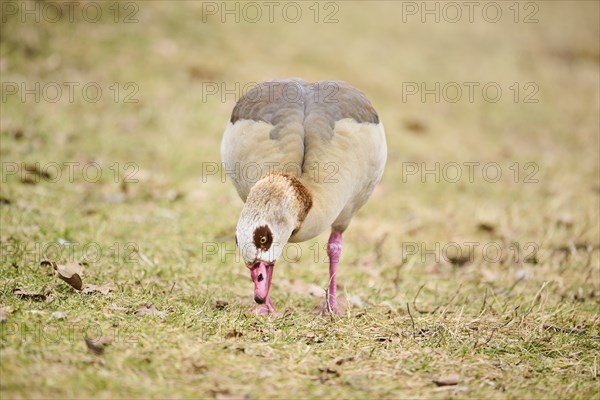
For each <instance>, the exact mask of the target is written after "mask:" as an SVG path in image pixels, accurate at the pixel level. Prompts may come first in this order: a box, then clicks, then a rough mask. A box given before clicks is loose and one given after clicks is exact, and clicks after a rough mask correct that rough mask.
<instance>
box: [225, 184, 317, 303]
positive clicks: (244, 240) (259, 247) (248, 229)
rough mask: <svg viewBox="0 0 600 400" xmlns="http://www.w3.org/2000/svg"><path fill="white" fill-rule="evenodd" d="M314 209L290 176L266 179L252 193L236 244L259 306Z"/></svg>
mask: <svg viewBox="0 0 600 400" xmlns="http://www.w3.org/2000/svg"><path fill="white" fill-rule="evenodd" d="M311 206H312V200H311V197H310V194H309V193H308V191H307V189H306V188H305V187H304V186H303V185H302V184H301V183H300V181H299V180H298V178H296V177H293V176H291V175H286V174H280V173H276V174H270V175H267V176H265V177H263V178H262V179H260V180H259V181H258V182H257V183H256V184H255V185H254V186H253V187H252V189H251V190H250V193H249V194H248V198H247V199H246V204H245V205H244V208H243V209H242V213H241V215H240V219H239V221H238V224H237V228H236V241H237V245H238V247H239V248H240V251H241V254H242V258H243V260H244V263H245V264H246V267H247V268H248V269H249V270H250V277H251V278H252V281H253V282H254V300H255V301H256V302H257V303H258V304H263V303H265V302H266V301H267V299H268V295H269V289H270V288H271V278H272V277H273V269H274V267H275V263H276V262H277V260H278V259H279V258H280V257H281V253H282V251H283V247H284V245H285V244H286V243H287V242H288V240H289V238H290V237H291V235H292V234H293V232H294V231H295V230H297V229H298V228H299V227H300V225H301V224H302V221H304V218H305V217H306V214H307V213H308V211H309V210H310V207H311Z"/></svg>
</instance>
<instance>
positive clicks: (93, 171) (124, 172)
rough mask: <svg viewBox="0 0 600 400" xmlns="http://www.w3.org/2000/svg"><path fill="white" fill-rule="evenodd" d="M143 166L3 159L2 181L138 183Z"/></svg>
mask: <svg viewBox="0 0 600 400" xmlns="http://www.w3.org/2000/svg"><path fill="white" fill-rule="evenodd" d="M139 170H140V167H139V165H138V164H136V163H134V162H125V163H119V162H114V163H112V164H110V165H108V166H103V165H102V164H100V163H98V162H95V161H89V162H79V161H61V162H55V161H51V162H46V163H41V162H34V163H26V162H16V161H6V162H2V163H1V168H0V172H1V175H0V181H1V182H2V183H7V182H8V181H9V180H10V179H11V178H18V179H19V180H20V181H21V182H22V183H29V184H37V183H59V182H67V183H74V182H88V183H97V182H100V181H102V179H103V178H104V179H105V180H109V181H113V182H114V183H126V184H132V183H138V182H139V179H138V178H137V177H136V175H137V173H138V172H139Z"/></svg>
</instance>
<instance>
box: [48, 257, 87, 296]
mask: <svg viewBox="0 0 600 400" xmlns="http://www.w3.org/2000/svg"><path fill="white" fill-rule="evenodd" d="M54 269H55V270H56V273H57V274H58V277H59V278H60V279H62V280H63V281H65V282H67V283H68V284H69V285H71V286H72V287H74V288H75V289H76V290H81V289H82V288H83V281H82V280H81V275H83V265H82V264H81V263H78V262H68V263H66V264H65V265H56V264H54Z"/></svg>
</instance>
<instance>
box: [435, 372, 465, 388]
mask: <svg viewBox="0 0 600 400" xmlns="http://www.w3.org/2000/svg"><path fill="white" fill-rule="evenodd" d="M458 381H459V377H458V375H457V374H450V375H445V376H441V377H439V378H437V379H434V380H433V383H435V384H436V385H437V386H454V385H457V384H458Z"/></svg>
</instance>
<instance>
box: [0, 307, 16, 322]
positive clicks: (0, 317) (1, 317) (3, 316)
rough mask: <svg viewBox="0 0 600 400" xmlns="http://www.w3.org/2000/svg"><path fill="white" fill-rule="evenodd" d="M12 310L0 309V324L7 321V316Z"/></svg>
mask: <svg viewBox="0 0 600 400" xmlns="http://www.w3.org/2000/svg"><path fill="white" fill-rule="evenodd" d="M12 312H13V308H12V307H10V306H6V307H2V308H0V322H4V321H6V320H7V319H8V316H9V314H12Z"/></svg>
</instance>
